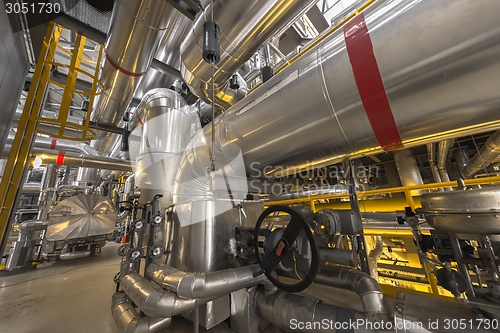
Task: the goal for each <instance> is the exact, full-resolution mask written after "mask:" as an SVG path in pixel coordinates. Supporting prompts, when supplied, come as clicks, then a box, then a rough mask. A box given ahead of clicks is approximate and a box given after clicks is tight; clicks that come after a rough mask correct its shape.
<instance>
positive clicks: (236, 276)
mask: <svg viewBox="0 0 500 333" xmlns="http://www.w3.org/2000/svg"><path fill="white" fill-rule="evenodd" d="M260 270H261V268H260V267H259V265H251V266H244V267H239V268H233V269H226V270H223V271H216V272H210V273H196V272H182V271H179V270H177V269H175V268H173V267H170V266H168V265H165V264H161V263H152V264H150V265H149V266H148V267H147V269H146V276H147V277H149V278H150V279H151V280H153V281H154V282H155V283H156V284H158V285H160V286H162V287H163V288H164V289H168V290H171V291H174V292H176V293H177V295H178V296H180V297H183V298H206V297H214V296H221V295H227V294H229V293H232V292H233V291H236V290H239V289H242V288H249V287H251V286H255V285H257V284H260V283H262V282H264V281H266V280H267V279H266V277H265V275H263V274H262V275H259V276H258V277H254V276H253V274H254V273H257V272H259V271H260Z"/></svg>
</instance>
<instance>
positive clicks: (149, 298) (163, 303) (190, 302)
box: [120, 273, 217, 318]
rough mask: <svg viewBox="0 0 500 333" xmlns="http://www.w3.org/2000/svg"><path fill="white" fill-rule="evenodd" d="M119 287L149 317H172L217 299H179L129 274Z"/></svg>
mask: <svg viewBox="0 0 500 333" xmlns="http://www.w3.org/2000/svg"><path fill="white" fill-rule="evenodd" d="M120 286H121V287H122V288H123V290H124V291H125V293H126V294H127V296H128V297H129V298H130V299H131V300H132V301H133V302H134V303H135V304H137V306H138V307H139V308H140V309H141V311H142V312H144V314H145V315H146V316H150V317H164V318H168V317H172V316H175V315H179V314H182V313H185V312H189V311H191V310H193V309H194V308H195V307H197V306H200V305H203V304H206V303H207V302H210V301H211V300H213V299H215V298H217V297H209V298H199V299H191V298H181V297H179V296H178V295H177V294H176V293H173V292H169V291H159V290H158V289H157V287H154V286H153V284H152V283H151V282H150V281H148V280H147V279H146V278H144V277H143V276H141V275H139V274H137V273H129V274H127V275H125V276H124V277H123V278H121V279H120Z"/></svg>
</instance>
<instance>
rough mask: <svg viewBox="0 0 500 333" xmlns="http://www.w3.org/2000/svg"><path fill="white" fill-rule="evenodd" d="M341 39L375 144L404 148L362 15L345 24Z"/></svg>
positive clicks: (394, 148)
mask: <svg viewBox="0 0 500 333" xmlns="http://www.w3.org/2000/svg"><path fill="white" fill-rule="evenodd" d="M344 37H345V43H346V47H347V53H348V54H349V59H350V61H351V67H352V72H353V73H354V80H355V81H356V86H357V87H358V92H359V95H360V97H361V102H362V103H363V106H364V108H365V112H366V115H367V116H368V120H369V121H370V125H371V127H372V129H373V133H374V134H375V137H376V138H377V141H378V143H379V144H380V146H381V147H382V149H384V150H385V151H391V150H396V149H401V148H404V147H403V142H402V140H401V136H400V134H399V130H398V127H397V125H396V121H395V120H394V115H393V114H392V110H391V105H390V104H389V99H388V98H387V93H386V91H385V87H384V83H383V82H382V76H381V75H380V70H379V68H378V65H377V60H376V59H375V54H374V53H373V45H372V41H371V38H370V34H369V32H368V28H367V27H366V22H365V17H364V15H363V14H359V15H358V16H357V17H355V18H354V19H352V20H351V21H350V22H349V23H347V24H346V25H345V27H344Z"/></svg>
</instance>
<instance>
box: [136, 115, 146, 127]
mask: <svg viewBox="0 0 500 333" xmlns="http://www.w3.org/2000/svg"><path fill="white" fill-rule="evenodd" d="M135 116H136V117H137V120H139V122H140V123H141V125H142V126H144V123H143V122H142V120H141V118H140V117H139V115H138V114H136V115H135Z"/></svg>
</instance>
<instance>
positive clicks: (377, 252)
mask: <svg viewBox="0 0 500 333" xmlns="http://www.w3.org/2000/svg"><path fill="white" fill-rule="evenodd" d="M373 238H374V239H375V248H374V249H373V250H371V251H370V254H369V255H368V266H369V267H370V275H371V276H372V278H374V279H375V280H376V279H377V278H378V271H377V261H378V260H379V258H380V257H381V256H382V253H384V244H383V242H382V236H375V237H373Z"/></svg>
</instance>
